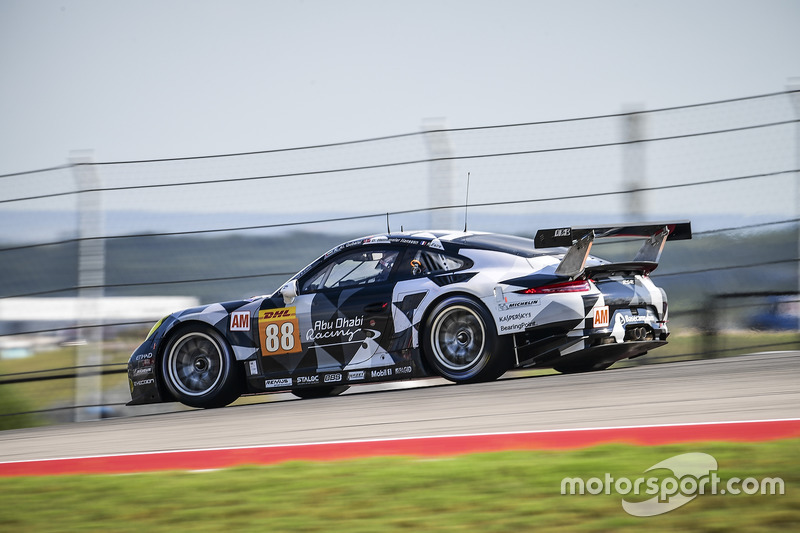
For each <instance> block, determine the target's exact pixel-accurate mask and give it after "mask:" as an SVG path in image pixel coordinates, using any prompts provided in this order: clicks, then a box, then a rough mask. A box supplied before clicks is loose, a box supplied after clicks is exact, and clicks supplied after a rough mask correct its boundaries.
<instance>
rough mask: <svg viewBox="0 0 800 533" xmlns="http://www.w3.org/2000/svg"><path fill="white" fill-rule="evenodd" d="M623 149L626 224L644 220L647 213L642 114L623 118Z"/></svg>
mask: <svg viewBox="0 0 800 533" xmlns="http://www.w3.org/2000/svg"><path fill="white" fill-rule="evenodd" d="M623 120H624V123H623V139H624V141H625V143H626V144H625V146H624V148H623V160H622V178H623V180H624V182H625V188H626V189H627V190H628V194H627V195H626V197H625V198H626V200H627V202H626V204H627V205H626V208H625V211H626V213H627V217H628V222H639V221H642V220H644V217H645V215H646V213H647V205H646V198H645V194H646V192H645V191H644V190H643V189H644V188H645V187H646V186H647V162H646V159H645V153H644V148H645V146H644V142H642V141H643V140H644V138H645V133H644V130H645V116H644V115H643V114H642V113H626V114H625V115H624V116H623Z"/></svg>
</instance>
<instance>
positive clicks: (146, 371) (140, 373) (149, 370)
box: [133, 366, 153, 377]
mask: <svg viewBox="0 0 800 533" xmlns="http://www.w3.org/2000/svg"><path fill="white" fill-rule="evenodd" d="M152 373H153V367H151V366H150V367H147V368H137V369H136V370H134V371H133V377H136V376H147V375H149V374H152Z"/></svg>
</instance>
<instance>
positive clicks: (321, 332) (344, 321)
mask: <svg viewBox="0 0 800 533" xmlns="http://www.w3.org/2000/svg"><path fill="white" fill-rule="evenodd" d="M363 324H364V317H362V316H357V317H355V318H343V317H340V318H337V319H336V320H317V321H316V322H314V327H313V328H311V329H309V330H308V331H307V332H306V340H307V341H308V342H314V343H318V342H320V341H321V342H322V343H325V341H340V342H361V341H360V340H357V341H353V337H355V335H356V333H359V332H360V331H361V326H362V325H363Z"/></svg>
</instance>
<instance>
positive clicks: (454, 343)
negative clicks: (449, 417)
mask: <svg viewBox="0 0 800 533" xmlns="http://www.w3.org/2000/svg"><path fill="white" fill-rule="evenodd" d="M423 352H424V354H425V358H426V360H427V361H428V363H429V364H430V365H431V366H433V368H434V369H435V370H436V372H437V373H438V374H439V375H440V376H442V377H443V378H445V379H448V380H450V381H454V382H456V383H478V382H482V381H492V380H495V379H497V378H499V377H500V376H502V375H503V374H504V373H505V372H506V370H508V369H509V368H510V367H511V358H510V356H511V351H510V344H509V341H508V339H507V338H504V337H500V336H498V335H497V328H496V327H495V325H494V320H493V319H492V317H491V315H490V314H489V312H488V311H487V310H486V309H485V308H484V307H483V306H482V305H480V304H479V303H477V302H476V301H475V300H473V299H471V298H468V297H466V296H450V297H449V298H445V299H444V300H442V301H441V302H439V303H438V304H436V305H435V306H434V308H433V310H432V311H431V313H430V314H429V315H428V319H427V321H426V323H425V329H424V333H423Z"/></svg>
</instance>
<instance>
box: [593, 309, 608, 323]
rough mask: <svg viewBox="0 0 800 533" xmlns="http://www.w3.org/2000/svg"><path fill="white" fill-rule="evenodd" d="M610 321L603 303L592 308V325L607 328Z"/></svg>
mask: <svg viewBox="0 0 800 533" xmlns="http://www.w3.org/2000/svg"><path fill="white" fill-rule="evenodd" d="M610 322H611V317H610V316H609V312H608V306H607V305H604V306H603V307H598V308H597V309H595V310H594V317H593V324H594V327H596V328H607V327H608V325H609V323H610Z"/></svg>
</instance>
